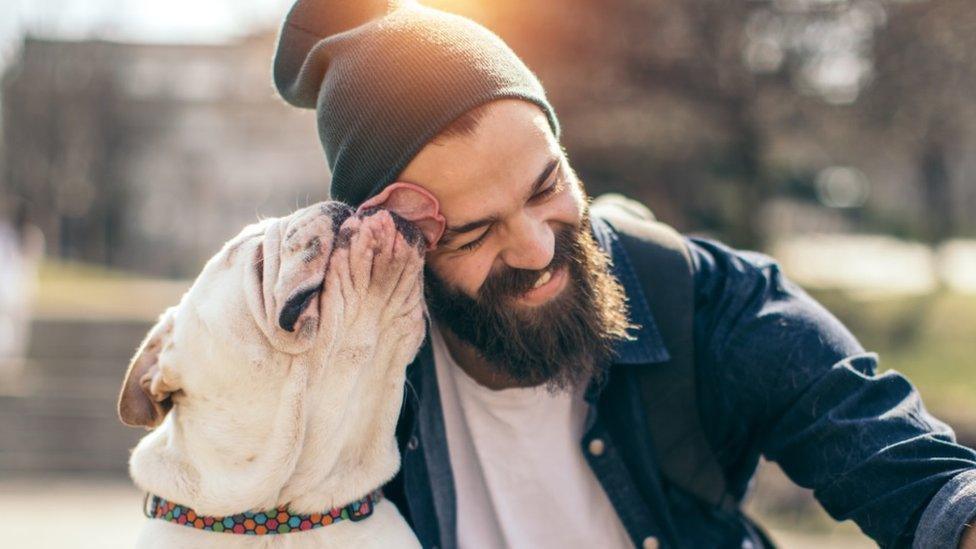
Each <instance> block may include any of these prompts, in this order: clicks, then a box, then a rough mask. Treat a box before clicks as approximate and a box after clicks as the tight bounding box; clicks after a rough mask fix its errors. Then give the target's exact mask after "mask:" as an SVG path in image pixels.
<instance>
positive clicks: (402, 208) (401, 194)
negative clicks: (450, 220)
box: [357, 181, 446, 250]
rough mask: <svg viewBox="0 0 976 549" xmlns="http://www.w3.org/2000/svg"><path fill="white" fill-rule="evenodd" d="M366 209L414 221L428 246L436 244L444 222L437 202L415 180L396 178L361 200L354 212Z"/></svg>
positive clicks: (429, 247)
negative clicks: (394, 214)
mask: <svg viewBox="0 0 976 549" xmlns="http://www.w3.org/2000/svg"><path fill="white" fill-rule="evenodd" d="M369 208H384V209H387V210H390V211H391V212H395V213H396V214H397V215H399V216H400V217H402V218H404V219H406V220H407V221H410V222H411V223H413V224H415V225H416V226H417V227H418V228H419V229H420V231H421V232H422V233H423V234H424V239H425V240H427V249H428V250H433V249H434V248H436V247H437V241H438V240H440V239H441V235H443V234H444V227H445V225H446V221H445V219H444V216H443V215H441V213H440V202H438V201H437V198H436V197H434V195H432V194H430V192H429V191H428V190H427V189H425V188H423V187H421V186H420V185H416V184H414V183H407V182H406V181H397V182H396V183H391V184H390V185H389V186H387V187H386V188H385V189H383V191H382V192H380V194H378V195H376V196H374V197H373V198H370V199H369V200H367V201H366V202H363V204H362V205H361V206H359V209H358V210H357V213H360V212H362V211H364V210H366V209H369Z"/></svg>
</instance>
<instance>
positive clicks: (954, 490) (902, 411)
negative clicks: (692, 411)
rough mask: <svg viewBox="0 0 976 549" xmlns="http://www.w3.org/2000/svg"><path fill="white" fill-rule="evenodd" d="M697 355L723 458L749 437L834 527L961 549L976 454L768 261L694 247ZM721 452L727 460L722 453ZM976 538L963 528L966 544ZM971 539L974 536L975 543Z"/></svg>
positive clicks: (885, 539)
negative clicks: (719, 425) (722, 423)
mask: <svg viewBox="0 0 976 549" xmlns="http://www.w3.org/2000/svg"><path fill="white" fill-rule="evenodd" d="M689 245H690V247H691V251H692V257H693V261H694V263H695V271H696V272H695V288H696V289H695V291H696V303H695V306H696V319H695V323H696V325H695V334H696V349H698V353H699V354H698V362H699V366H698V367H699V372H700V375H701V379H702V385H703V386H702V390H703V391H706V394H705V398H704V399H703V401H704V402H706V403H707V405H708V406H713V407H714V409H712V410H710V411H709V413H708V415H712V414H716V415H714V416H713V417H717V418H723V417H724V418H735V420H736V421H735V422H734V423H735V425H731V426H729V428H727V429H725V430H724V431H723V430H722V429H715V430H714V431H713V432H712V433H710V434H711V435H712V436H711V438H712V439H713V444H715V445H716V447H717V448H718V449H719V450H726V451H727V450H728V449H729V448H731V447H735V446H736V444H737V441H742V440H746V441H749V442H748V444H749V445H750V447H749V448H742V447H740V448H739V449H738V450H737V451H738V452H742V453H744V454H749V453H751V452H753V450H755V451H761V452H762V453H763V454H764V455H765V456H766V457H767V458H769V459H771V460H773V461H776V462H778V463H779V464H780V466H781V467H782V468H783V470H784V472H786V474H787V475H788V476H789V477H790V478H791V479H792V480H793V481H794V482H796V483H797V484H799V485H800V486H803V487H807V488H812V489H813V490H814V495H815V497H816V498H817V500H818V501H819V502H820V503H821V505H823V507H824V508H825V509H826V510H827V512H828V513H830V515H831V516H832V517H834V518H835V519H837V520H845V519H852V520H854V521H855V522H856V523H857V524H858V525H859V526H860V527H861V529H862V530H864V532H865V533H867V534H868V535H869V536H871V537H872V538H874V539H875V540H876V541H877V542H878V543H879V544H881V545H882V546H885V547H908V546H911V545H913V544H914V546H915V547H926V548H930V547H950V548H951V547H956V546H957V545H958V544H960V540H961V536H962V533H963V530H964V527H965V525H966V523H967V522H968V521H969V520H970V519H972V517H973V514H974V513H976V453H974V452H973V451H972V450H970V449H968V448H965V447H963V446H960V445H958V444H956V442H955V438H954V435H953V433H952V430H951V429H949V427H948V426H946V425H945V424H943V423H942V422H940V421H938V420H937V419H935V418H934V417H932V416H931V415H930V414H929V413H928V412H927V411H926V410H925V408H924V406H923V405H922V401H921V399H920V397H919V395H918V392H917V391H916V390H915V388H914V387H912V385H911V384H910V383H909V382H908V380H907V379H905V378H904V377H903V376H901V375H900V374H898V373H896V372H886V373H884V374H882V375H878V374H877V372H876V370H877V356H876V355H874V354H872V353H866V352H864V349H863V348H862V347H861V346H860V344H859V343H858V342H857V340H856V339H855V338H854V337H853V336H852V335H851V334H850V332H849V331H848V330H847V329H846V328H845V327H844V326H843V325H842V324H841V323H840V322H839V321H837V319H836V318H834V317H833V316H832V315H831V314H830V313H828V312H827V311H826V310H824V309H823V307H821V306H820V305H819V304H817V303H816V302H815V301H814V300H813V299H812V298H810V297H809V296H808V295H807V294H806V293H804V292H803V291H802V290H801V289H800V288H798V287H797V286H795V285H794V284H792V283H791V282H789V281H788V280H787V279H786V277H785V276H784V275H783V274H782V273H781V272H780V270H779V267H778V266H777V265H776V264H775V263H774V262H773V261H772V260H771V259H769V258H768V257H766V256H763V255H761V254H756V253H751V252H739V251H735V250H731V249H729V248H727V247H725V246H723V245H721V244H718V243H715V242H711V241H708V240H704V239H690V240H689ZM720 457H721V456H720ZM973 536H974V535H973V534H971V533H969V532H967V536H966V538H967V540H968V539H969V538H972V537H973ZM967 543H969V541H967Z"/></svg>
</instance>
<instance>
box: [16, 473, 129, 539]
mask: <svg viewBox="0 0 976 549" xmlns="http://www.w3.org/2000/svg"><path fill="white" fill-rule="evenodd" d="M142 498H143V496H142V494H140V493H139V492H138V491H137V490H136V489H135V487H133V486H132V484H130V483H129V482H124V481H122V480H120V479H118V478H99V477H87V478H86V477H83V478H66V477H41V478H35V479H16V480H8V479H4V480H0V528H2V530H3V536H4V538H5V540H4V543H3V546H4V547H10V548H14V547H25V548H30V549H54V548H58V549H62V548H65V547H77V548H85V549H87V548H92V549H96V548H97V549H115V548H120V549H121V548H123V547H124V548H131V547H132V546H133V543H134V541H135V538H136V534H137V532H138V530H139V526H140V524H141V523H142V521H143V520H145V519H144V518H143V516H142V514H141V512H140V507H141V505H142Z"/></svg>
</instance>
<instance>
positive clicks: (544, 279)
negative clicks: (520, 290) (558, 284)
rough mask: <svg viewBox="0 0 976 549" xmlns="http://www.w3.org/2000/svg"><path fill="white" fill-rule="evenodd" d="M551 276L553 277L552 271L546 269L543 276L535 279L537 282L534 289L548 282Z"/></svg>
mask: <svg viewBox="0 0 976 549" xmlns="http://www.w3.org/2000/svg"><path fill="white" fill-rule="evenodd" d="M550 278H552V273H551V272H549V271H546V272H544V273H542V276H540V277H539V280H536V281H535V284H534V285H533V286H532V289H533V290H534V289H536V288H538V287H539V286H542V285H543V284H545V283H546V282H549V279H550Z"/></svg>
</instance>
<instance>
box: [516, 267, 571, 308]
mask: <svg viewBox="0 0 976 549" xmlns="http://www.w3.org/2000/svg"><path fill="white" fill-rule="evenodd" d="M568 279H569V276H568V270H567V269H566V267H565V266H563V267H559V268H557V269H555V270H551V269H550V270H547V271H545V272H543V273H542V274H541V275H540V276H539V279H538V280H536V283H535V286H533V287H532V289H530V290H529V291H527V292H525V293H524V294H522V295H520V296H519V297H518V298H517V299H516V302H517V303H518V304H520V305H528V306H537V305H542V304H543V303H545V302H547V301H549V300H550V299H552V298H554V297H556V296H557V295H559V294H560V293H561V292H562V291H563V289H564V288H565V287H566V282H567V280H568Z"/></svg>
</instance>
